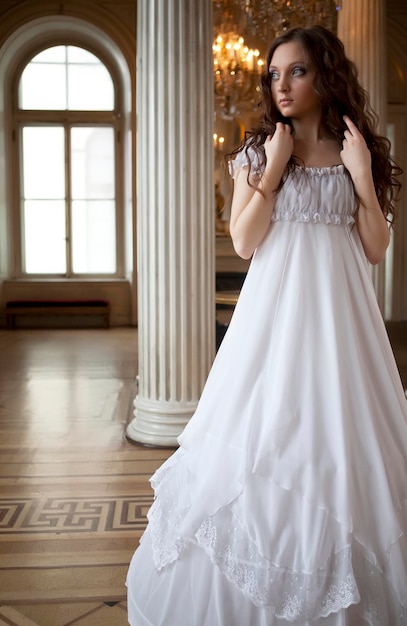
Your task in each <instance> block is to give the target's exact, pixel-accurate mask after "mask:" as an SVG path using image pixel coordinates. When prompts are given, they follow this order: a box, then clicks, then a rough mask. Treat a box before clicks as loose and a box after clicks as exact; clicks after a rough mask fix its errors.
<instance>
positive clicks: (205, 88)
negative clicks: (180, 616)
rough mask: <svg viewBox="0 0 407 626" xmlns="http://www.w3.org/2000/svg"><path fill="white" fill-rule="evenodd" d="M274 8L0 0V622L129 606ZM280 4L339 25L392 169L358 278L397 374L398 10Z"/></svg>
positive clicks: (403, 81)
mask: <svg viewBox="0 0 407 626" xmlns="http://www.w3.org/2000/svg"><path fill="white" fill-rule="evenodd" d="M279 1H280V0H279ZM247 4H248V6H250V7H251V10H252V11H253V13H252V14H251V20H248V19H247V15H246V14H245V11H244V6H245V5H247ZM270 4H271V3H270V2H268V1H264V0H251V1H249V2H248V3H247V0H205V1H203V0H103V2H96V1H93V0H89V1H88V2H82V1H81V0H64V1H62V2H61V1H60V0H45V1H43V0H0V626H2V625H3V624H4V625H8V626H70V625H75V626H82V625H83V626H110V625H111V626H113V625H114V626H122V625H123V626H124V625H126V624H127V623H128V622H127V607H126V587H125V578H126V572H127V569H128V565H129V561H130V559H131V557H132V554H133V552H134V550H135V548H136V547H137V544H138V541H139V538H140V536H141V534H142V532H143V530H144V528H145V526H146V523H147V519H146V513H147V511H148V509H149V507H150V505H151V504H152V501H153V492H152V489H151V487H150V483H149V479H150V477H151V475H152V474H153V473H154V471H155V470H156V469H157V468H158V467H159V466H160V465H161V464H162V462H163V461H164V460H165V459H167V458H168V457H169V456H170V455H171V454H172V452H173V451H174V450H175V449H176V446H177V437H178V435H179V434H180V433H181V432H182V430H183V428H184V427H185V425H186V424H187V423H188V420H189V419H190V417H191V416H192V415H193V413H194V410H195V408H196V406H197V403H198V401H199V397H200V394H201V392H202V388H203V385H204V383H205V380H206V377H207V375H208V372H209V369H210V367H211V363H212V361H213V359H214V356H215V354H216V351H217V349H218V347H219V344H220V342H221V341H222V337H223V333H224V332H225V330H226V328H227V325H228V322H229V319H230V316H231V315H232V314H233V307H234V305H235V303H236V300H237V298H238V295H239V290H240V288H241V285H242V282H243V281H244V278H245V274H246V272H247V270H248V267H249V263H250V262H249V261H245V260H243V259H241V258H239V257H238V256H237V255H236V254H235V252H234V250H233V245H232V242H231V238H230V235H229V230H228V219H229V210H230V192H231V182H230V178H229V177H228V175H227V173H226V172H225V169H224V164H223V163H224V160H223V157H224V155H225V154H226V153H227V152H229V151H230V150H232V149H233V148H234V147H236V146H237V145H238V144H239V142H240V141H241V140H242V138H243V136H244V132H245V130H247V129H249V128H250V127H251V126H252V124H253V123H254V120H255V119H257V116H258V109H257V108H256V106H257V105H256V103H257V100H256V94H257V92H256V86H257V82H258V76H259V73H260V71H261V68H262V63H263V62H264V61H263V59H264V56H265V53H266V51H267V47H268V43H269V42H270V39H271V38H272V37H273V36H274V34H275V33H277V32H278V31H279V29H280V28H282V24H281V20H282V19H283V18H282V17H281V15H282V14H280V13H279V14H278V15H279V16H280V17H277V14H276V16H274V14H273V16H271V17H270V19H269V21H268V22H267V28H266V29H265V28H264V24H265V20H264V19H263V17H264V11H269V10H270V9H269V5H270ZM273 4H275V2H274V3H273ZM281 4H282V5H284V6H285V10H286V11H289V13H287V14H286V15H284V16H283V17H284V19H285V20H286V22H285V24H289V25H296V20H297V19H298V20H299V19H302V20H304V19H305V18H307V19H308V20H309V21H311V22H313V21H320V22H321V23H324V21H325V24H327V25H328V27H329V28H332V29H333V30H334V31H335V32H336V33H337V34H338V36H339V37H340V38H341V39H342V41H343V42H344V44H345V48H346V49H347V51H348V53H349V56H350V57H351V58H352V59H353V60H354V61H355V63H356V66H357V68H358V71H359V76H360V79H361V82H362V84H363V86H364V88H365V89H366V90H367V92H368V93H369V96H370V101H371V103H372V106H373V108H374V109H375V110H376V111H377V113H378V115H379V124H380V128H381V132H382V134H383V135H386V136H387V137H388V138H389V139H390V141H391V145H392V151H393V154H394V157H395V159H396V160H397V162H398V163H399V164H400V165H401V167H402V168H403V170H404V173H403V175H402V183H403V187H402V190H401V195H400V198H399V201H398V205H397V209H398V216H397V220H396V222H395V225H394V228H393V229H392V235H391V244H390V246H389V249H388V252H387V255H386V259H385V261H384V262H382V263H381V264H380V265H379V266H377V267H375V268H372V278H373V282H374V286H375V290H376V295H377V299H378V302H379V305H380V308H381V311H382V314H383V318H384V321H385V323H386V327H387V330H388V334H389V338H390V341H391V344H392V347H393V350H394V353H395V357H396V361H397V365H398V368H399V371H400V375H401V379H402V382H403V385H404V388H405V389H407V5H406V4H405V1H404V0H387V1H386V0H341V1H339V0H338V1H337V2H334V1H333V0H332V1H331V0H326V1H325V2H323V3H320V4H323V5H324V7H327V11H326V12H324V13H323V15H322V13H320V14H318V15H315V14H312V11H313V10H314V9H313V8H312V6H313V5H315V3H313V2H310V1H309V0H304V1H303V2H301V1H300V0H298V2H291V3H286V2H281ZM256 11H257V12H258V18H256ZM296 11H297V12H296ZM245 15H246V17H245ZM299 16H301V17H299ZM279 20H280V22H279ZM290 20H291V22H290ZM240 36H242V37H244V41H245V44H246V52H245V57H244V58H243V57H239V64H238V65H239V72H240V74H239V76H238V80H237V82H236V73H235V74H234V75H233V77H234V78H233V77H231V75H230V71H229V70H230V67H229V65H228V64H227V63H226V61H225V54H226V53H225V50H224V49H223V48H222V46H223V44H224V42H225V38H226V37H229V38H230V40H231V41H232V40H233V37H235V38H236V41H238V40H239V37H240ZM219 38H220V39H219ZM222 38H223V39H222ZM221 40H222V41H221ZM225 49H226V48H225ZM236 54H237V53H236ZM239 54H240V52H239ZM228 68H229V69H228ZM253 306H255V303H254V304H253ZM227 393H228V389H225V394H227Z"/></svg>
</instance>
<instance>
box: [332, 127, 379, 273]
mask: <svg viewBox="0 0 407 626" xmlns="http://www.w3.org/2000/svg"><path fill="white" fill-rule="evenodd" d="M344 120H345V122H346V125H347V127H348V130H346V131H345V139H344V141H343V150H342V152H341V158H342V161H343V164H344V165H345V167H346V168H347V169H348V170H349V172H350V175H351V177H352V180H353V184H354V186H355V191H356V193H357V195H358V197H359V200H360V205H359V210H358V214H357V217H356V225H357V228H358V232H359V236H360V239H361V241H362V245H363V249H364V251H365V254H366V257H367V259H368V261H369V262H370V263H372V264H373V265H376V264H377V263H380V261H382V260H383V259H384V256H385V254H386V250H387V247H388V245H389V242H390V232H389V228H388V225H387V222H386V218H385V217H384V215H383V211H382V210H381V207H380V204H379V201H378V199H377V195H376V190H375V187H374V182H373V176H372V167H371V156H370V152H369V149H368V148H367V146H366V142H365V140H364V139H363V137H362V135H361V134H360V132H359V130H358V129H357V127H356V126H355V124H353V122H352V121H351V120H350V119H349V118H348V117H345V118H344Z"/></svg>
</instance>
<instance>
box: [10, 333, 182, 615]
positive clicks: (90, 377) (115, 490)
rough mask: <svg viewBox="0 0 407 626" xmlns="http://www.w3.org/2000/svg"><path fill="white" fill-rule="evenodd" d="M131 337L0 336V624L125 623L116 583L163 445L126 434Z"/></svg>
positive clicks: (122, 595)
mask: <svg viewBox="0 0 407 626" xmlns="http://www.w3.org/2000/svg"><path fill="white" fill-rule="evenodd" d="M136 371H137V333H136V331H135V330H134V329H109V330H52V331H46V330H37V331H34V330H17V331H6V330H0V626H3V624H7V625H9V626H10V625H11V626H69V625H71V624H72V625H74V624H75V625H77V626H110V625H112V626H126V625H127V608H126V588H125V577H126V572H127V568H128V564H129V561H130V558H131V556H132V554H133V552H134V549H135V547H136V545H137V542H138V538H139V537H140V534H141V532H142V530H143V529H144V527H145V522H146V518H145V515H146V512H147V509H148V508H149V506H150V504H151V502H152V492H151V489H150V486H149V482H148V479H149V477H150V476H151V474H152V473H153V472H154V471H155V469H156V468H157V467H158V466H159V465H160V464H161V463H162V462H163V460H165V458H167V457H168V456H169V454H170V453H171V452H172V451H171V450H160V449H153V448H146V447H142V446H137V445H135V444H132V443H130V442H128V441H127V440H126V438H125V436H124V432H125V427H126V423H127V421H128V420H129V419H131V417H132V401H133V399H134V396H135V393H136V387H135V379H136Z"/></svg>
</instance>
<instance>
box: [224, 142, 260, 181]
mask: <svg viewBox="0 0 407 626" xmlns="http://www.w3.org/2000/svg"><path fill="white" fill-rule="evenodd" d="M249 161H250V164H251V167H252V173H253V174H257V175H258V176H261V174H262V173H263V171H264V165H262V164H261V163H260V157H259V155H258V153H257V152H256V151H255V150H254V149H253V148H252V147H249V148H247V150H246V148H242V150H241V151H240V152H238V153H237V155H236V158H235V159H233V161H229V174H230V175H231V176H232V178H236V174H237V172H238V171H239V170H240V169H241V168H242V167H248V166H249Z"/></svg>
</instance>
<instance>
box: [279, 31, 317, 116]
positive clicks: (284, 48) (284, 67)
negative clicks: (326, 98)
mask: <svg viewBox="0 0 407 626" xmlns="http://www.w3.org/2000/svg"><path fill="white" fill-rule="evenodd" d="M269 72H270V78H271V95H272V98H273V101H274V103H275V105H276V107H277V108H278V110H279V111H280V113H281V114H282V115H283V116H284V117H289V118H291V119H301V118H304V117H306V116H309V115H313V116H315V114H320V113H321V110H322V106H321V101H320V99H319V97H318V95H317V94H316V92H315V89H314V86H313V82H314V76H315V72H314V70H313V69H312V68H311V67H310V65H309V61H308V58H307V55H306V53H305V50H304V48H303V47H302V46H301V44H300V43H299V42H297V41H289V42H287V43H283V44H280V45H279V46H278V48H277V49H276V50H275V51H274V53H273V56H272V58H271V62H270V67H269Z"/></svg>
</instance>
